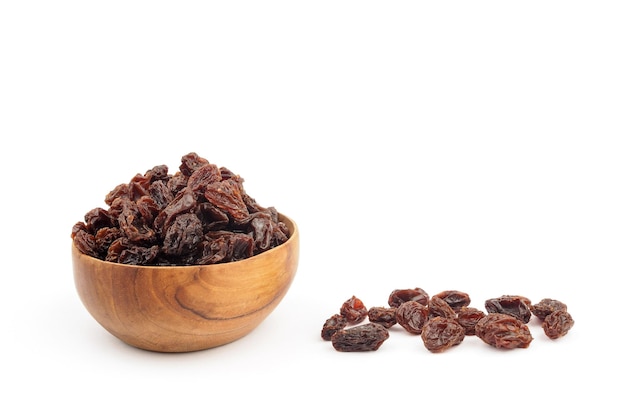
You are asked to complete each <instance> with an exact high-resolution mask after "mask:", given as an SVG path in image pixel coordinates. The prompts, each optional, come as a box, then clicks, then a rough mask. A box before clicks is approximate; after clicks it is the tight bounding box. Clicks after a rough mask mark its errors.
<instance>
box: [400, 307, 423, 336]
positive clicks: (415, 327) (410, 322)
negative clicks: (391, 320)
mask: <svg viewBox="0 0 626 417" xmlns="http://www.w3.org/2000/svg"><path fill="white" fill-rule="evenodd" d="M396 321H397V322H398V324H399V325H400V326H402V327H403V328H404V329H405V330H406V331H407V332H409V333H411V334H421V333H422V327H424V324H426V322H427V321H428V306H427V305H424V304H422V303H419V302H417V301H405V302H404V303H402V304H400V306H399V307H397V308H396Z"/></svg>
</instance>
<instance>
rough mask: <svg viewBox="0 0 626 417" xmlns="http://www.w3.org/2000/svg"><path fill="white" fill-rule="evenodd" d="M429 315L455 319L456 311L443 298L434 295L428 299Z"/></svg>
mask: <svg viewBox="0 0 626 417" xmlns="http://www.w3.org/2000/svg"><path fill="white" fill-rule="evenodd" d="M428 317H431V318H432V317H446V318H449V319H454V318H456V313H455V312H454V310H453V309H452V307H450V305H449V304H448V303H446V302H445V301H444V300H443V298H440V297H438V296H436V295H433V296H432V297H431V298H430V300H428Z"/></svg>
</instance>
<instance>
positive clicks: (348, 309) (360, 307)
mask: <svg viewBox="0 0 626 417" xmlns="http://www.w3.org/2000/svg"><path fill="white" fill-rule="evenodd" d="M339 314H341V315H342V316H344V317H345V318H346V320H347V321H348V324H359V323H361V322H362V321H363V320H365V319H366V318H367V307H365V304H363V301H361V300H360V299H359V298H357V297H355V296H354V295H353V296H352V297H350V298H349V299H347V300H346V301H345V302H344V303H343V304H342V305H341V308H340V309H339Z"/></svg>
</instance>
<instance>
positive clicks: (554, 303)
mask: <svg viewBox="0 0 626 417" xmlns="http://www.w3.org/2000/svg"><path fill="white" fill-rule="evenodd" d="M560 310H563V311H567V305H566V304H565V303H562V302H560V301H558V300H553V299H551V298H544V299H543V300H541V301H539V302H538V303H537V304H533V305H531V306H530V311H531V313H533V314H534V315H535V316H536V317H537V318H538V319H539V320H544V319H545V318H546V317H547V316H548V315H549V314H552V313H554V312H555V311H560Z"/></svg>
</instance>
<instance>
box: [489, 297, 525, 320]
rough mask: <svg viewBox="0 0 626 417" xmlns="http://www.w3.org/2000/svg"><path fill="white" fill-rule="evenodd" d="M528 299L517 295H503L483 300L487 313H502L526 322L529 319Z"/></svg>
mask: <svg viewBox="0 0 626 417" xmlns="http://www.w3.org/2000/svg"><path fill="white" fill-rule="evenodd" d="M530 306H531V303H530V300H529V299H528V298H526V297H522V296H519V295H503V296H501V297H497V298H490V299H488V300H487V301H485V309H486V310H487V312H488V313H503V314H508V315H509V316H513V317H515V318H516V319H518V320H521V321H523V322H524V323H528V322H529V321H530V316H531V313H530Z"/></svg>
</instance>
